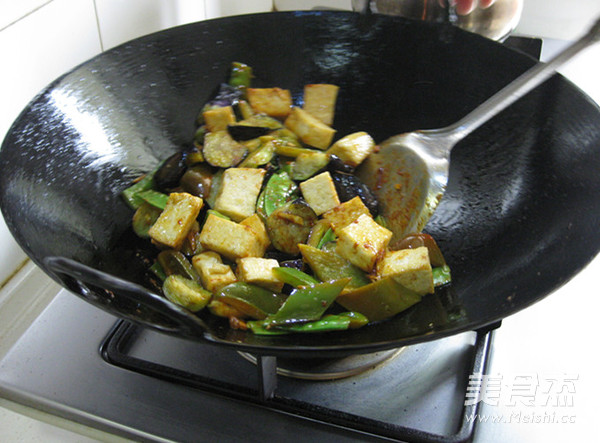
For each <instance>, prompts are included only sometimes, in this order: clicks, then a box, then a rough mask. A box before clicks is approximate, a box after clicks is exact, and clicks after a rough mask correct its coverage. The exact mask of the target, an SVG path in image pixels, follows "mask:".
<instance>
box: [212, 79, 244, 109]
mask: <svg viewBox="0 0 600 443" xmlns="http://www.w3.org/2000/svg"><path fill="white" fill-rule="evenodd" d="M243 98H244V93H243V91H241V90H240V89H239V88H238V87H236V86H234V85H229V84H227V83H221V85H219V90H218V92H217V94H216V95H215V97H214V98H213V99H212V100H211V101H209V102H208V103H207V104H206V105H205V108H206V107H223V106H233V105H234V104H235V103H236V102H237V101H239V100H242V99H243ZM204 111H206V109H204Z"/></svg>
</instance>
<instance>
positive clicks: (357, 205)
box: [323, 196, 370, 231]
mask: <svg viewBox="0 0 600 443" xmlns="http://www.w3.org/2000/svg"><path fill="white" fill-rule="evenodd" d="M363 214H366V215H370V212H369V209H368V208H367V207H366V206H365V204H364V203H363V202H362V200H361V199H360V197H359V196H356V197H354V198H352V199H350V200H348V201H345V202H344V203H342V204H339V205H337V206H335V207H334V208H332V209H330V210H328V211H327V212H325V213H324V214H323V219H325V220H327V222H329V224H330V225H331V226H333V229H334V230H336V231H338V230H340V229H344V228H345V227H346V226H348V225H349V224H350V223H352V222H353V221H354V220H356V219H357V218H358V217H360V216H361V215H363Z"/></svg>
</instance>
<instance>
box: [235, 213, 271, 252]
mask: <svg viewBox="0 0 600 443" xmlns="http://www.w3.org/2000/svg"><path fill="white" fill-rule="evenodd" d="M240 225H245V226H248V227H250V228H251V229H252V230H253V231H254V233H255V234H256V236H257V237H258V240H259V241H260V244H261V245H262V247H263V249H264V251H266V250H267V248H268V247H269V246H271V239H270V238H269V233H268V232H267V228H266V227H265V224H264V223H263V221H262V219H261V218H260V216H259V215H258V214H256V213H254V214H252V215H251V216H250V217H248V218H245V219H244V220H242V221H241V222H240ZM260 255H261V256H262V255H264V252H263V253H262V254H260Z"/></svg>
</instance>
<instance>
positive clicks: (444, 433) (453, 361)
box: [100, 320, 499, 443]
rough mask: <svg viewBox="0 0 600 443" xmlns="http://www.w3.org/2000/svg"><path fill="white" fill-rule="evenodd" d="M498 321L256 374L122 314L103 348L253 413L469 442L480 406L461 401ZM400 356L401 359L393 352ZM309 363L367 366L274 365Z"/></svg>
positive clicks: (224, 353) (220, 351)
mask: <svg viewBox="0 0 600 443" xmlns="http://www.w3.org/2000/svg"><path fill="white" fill-rule="evenodd" d="M498 326H499V324H495V325H492V326H490V328H487V329H486V330H482V331H476V332H472V333H465V334H463V335H459V336H455V337H448V338H447V339H441V340H436V341H435V342H430V343H425V344H421V345H415V346H408V347H406V348H402V349H394V350H391V351H387V352H381V353H375V355H370V356H366V357H365V359H364V360H363V361H364V364H361V363H360V361H361V359H360V358H357V359H356V360H353V359H350V360H348V361H343V362H341V361H340V360H337V361H333V360H331V361H326V360H323V361H317V363H315V360H314V359H313V360H312V361H311V362H310V363H307V362H304V365H299V364H298V362H297V361H293V362H292V363H293V364H290V362H286V361H285V360H282V361H281V362H279V360H280V358H276V357H273V356H258V357H254V356H251V357H252V360H254V364H255V367H254V371H253V370H252V368H253V366H252V364H251V363H249V362H248V361H247V360H246V359H245V358H240V355H239V353H237V352H235V351H232V350H231V349H228V348H227V349H225V348H220V347H217V346H214V345H208V344H203V343H197V342H193V343H192V342H189V341H186V340H181V339H176V338H174V337H172V336H167V335H165V334H160V333H158V332H156V331H151V330H148V329H146V328H143V327H141V326H137V325H134V324H131V323H128V322H126V321H123V320H120V321H118V322H117V323H115V325H114V326H113V328H112V329H111V331H110V332H109V334H108V336H107V337H106V339H105V340H104V342H103V344H102V346H101V349H100V353H101V355H102V357H103V358H104V360H105V361H107V362H108V363H110V364H112V365H115V366H117V367H120V368H124V369H127V370H129V371H134V372H135V373H138V374H142V375H145V376H149V377H154V378H156V379H159V380H165V381H168V382H170V383H177V384H179V385H181V386H186V387H190V388H193V389H197V390H199V391H200V392H203V393H206V394H216V395H217V396H219V397H222V398H226V399H232V400H237V401H242V402H244V403H245V404H247V405H248V410H247V414H249V415H250V416H251V415H252V414H254V412H253V411H257V410H256V409H255V408H259V409H260V408H262V409H264V408H266V409H267V410H269V411H272V412H274V413H284V414H288V415H292V416H294V417H297V418H298V419H300V420H308V423H310V422H314V421H316V422H319V423H321V424H324V425H328V426H332V427H333V428H335V429H339V430H344V431H346V432H353V433H356V435H358V436H362V438H364V437H365V435H368V436H370V437H371V438H376V439H377V438H383V439H385V440H389V439H393V440H400V441H411V442H437V443H442V442H448V443H450V442H452V443H461V442H469V441H471V440H472V439H473V436H474V429H475V421H474V420H472V419H471V420H469V417H473V416H475V414H477V413H478V411H479V403H476V404H474V405H465V404H464V403H465V396H466V391H467V389H468V380H469V376H470V375H471V374H485V373H486V370H487V365H488V361H489V356H490V349H491V343H492V338H493V329H494V328H496V327H498ZM398 354H402V355H401V356H400V358H394V357H396V356H398ZM244 357H247V356H244ZM343 360H345V359H343ZM345 365H346V369H344V370H342V369H341V368H343V367H344V366H345ZM302 366H304V368H302ZM307 366H308V367H311V366H312V369H311V370H312V371H313V372H324V373H330V374H332V373H336V372H344V371H345V370H348V371H352V370H354V369H356V368H361V369H365V368H366V370H364V371H363V372H361V373H359V374H358V375H354V376H353V377H350V376H349V375H350V374H348V375H347V376H345V377H343V378H336V379H322V380H321V381H314V379H309V380H307V379H298V378H296V377H289V376H285V377H278V370H277V368H278V367H279V372H283V370H284V369H285V370H287V371H291V372H294V373H295V372H306V367H307ZM315 368H317V370H316V371H315ZM352 368H354V369H352ZM282 375H283V374H282ZM313 375H314V374H312V375H311V376H313Z"/></svg>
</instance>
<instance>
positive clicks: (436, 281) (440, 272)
mask: <svg viewBox="0 0 600 443" xmlns="http://www.w3.org/2000/svg"><path fill="white" fill-rule="evenodd" d="M431 271H432V273H433V286H434V287H438V286H444V285H447V284H449V283H451V282H452V275H451V274H450V266H448V265H444V266H438V267H435V268H433V269H432V270H431Z"/></svg>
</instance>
